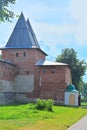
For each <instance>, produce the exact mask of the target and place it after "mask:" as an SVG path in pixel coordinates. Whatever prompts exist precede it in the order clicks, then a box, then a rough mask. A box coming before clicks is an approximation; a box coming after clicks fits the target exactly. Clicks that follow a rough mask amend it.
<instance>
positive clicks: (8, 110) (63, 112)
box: [0, 104, 87, 130]
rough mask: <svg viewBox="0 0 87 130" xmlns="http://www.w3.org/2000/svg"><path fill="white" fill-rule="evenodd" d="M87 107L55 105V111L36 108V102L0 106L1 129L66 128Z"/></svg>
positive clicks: (77, 118) (86, 110)
mask: <svg viewBox="0 0 87 130" xmlns="http://www.w3.org/2000/svg"><path fill="white" fill-rule="evenodd" d="M86 114H87V109H83V108H80V107H79V108H78V107H64V106H53V112H48V111H41V110H36V109H35V106H34V104H26V105H15V106H0V130H66V129H67V128H68V127H69V126H70V125H72V124H73V123H75V122H76V121H77V120H79V119H80V118H81V117H83V116H84V115H86Z"/></svg>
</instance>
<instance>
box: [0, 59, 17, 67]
mask: <svg viewBox="0 0 87 130" xmlns="http://www.w3.org/2000/svg"><path fill="white" fill-rule="evenodd" d="M0 62H4V63H7V64H9V65H12V66H15V64H14V63H12V62H10V61H7V60H3V59H0Z"/></svg>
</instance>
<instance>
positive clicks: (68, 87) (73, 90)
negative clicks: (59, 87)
mask: <svg viewBox="0 0 87 130" xmlns="http://www.w3.org/2000/svg"><path fill="white" fill-rule="evenodd" d="M65 92H78V91H77V90H76V89H75V86H74V85H73V84H69V85H68V86H67V88H66V89H65Z"/></svg>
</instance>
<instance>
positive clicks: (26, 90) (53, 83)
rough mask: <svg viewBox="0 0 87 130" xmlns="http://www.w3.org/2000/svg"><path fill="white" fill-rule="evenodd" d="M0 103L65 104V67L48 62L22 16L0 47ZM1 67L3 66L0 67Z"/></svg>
mask: <svg viewBox="0 0 87 130" xmlns="http://www.w3.org/2000/svg"><path fill="white" fill-rule="evenodd" d="M1 50H2V59H1V60H0V71H1V74H0V87H1V86H2V88H1V89H0V99H3V101H2V100H0V104H6V103H7V104H9V103H13V102H15V103H28V102H32V101H35V100H36V99H37V98H46V99H48V98H51V99H53V100H55V101H57V102H58V103H61V104H64V92H65V89H66V86H67V85H69V84H70V82H71V70H70V67H69V65H68V64H64V63H58V62H52V61H47V60H46V56H47V54H46V53H45V52H44V51H43V50H41V48H40V45H39V43H38V41H37V38H36V36H35V33H34V31H33V29H32V26H31V24H30V21H29V20H27V21H26V19H25V17H24V15H23V13H21V15H20V17H19V19H18V21H17V23H16V25H15V28H14V30H13V32H12V34H11V36H10V38H9V40H8V42H7V44H6V46H5V47H3V48H1ZM2 66H3V67H2Z"/></svg>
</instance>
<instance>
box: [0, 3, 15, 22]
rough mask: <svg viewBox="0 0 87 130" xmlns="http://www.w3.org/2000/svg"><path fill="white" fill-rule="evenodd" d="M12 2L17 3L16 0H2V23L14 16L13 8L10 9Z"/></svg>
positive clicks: (0, 4) (0, 14)
mask: <svg viewBox="0 0 87 130" xmlns="http://www.w3.org/2000/svg"><path fill="white" fill-rule="evenodd" d="M10 4H11V5H12V4H15V0H0V23H1V22H5V21H10V19H11V18H13V17H14V13H13V12H12V11H11V9H10V10H9V9H8V8H9V5H10Z"/></svg>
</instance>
